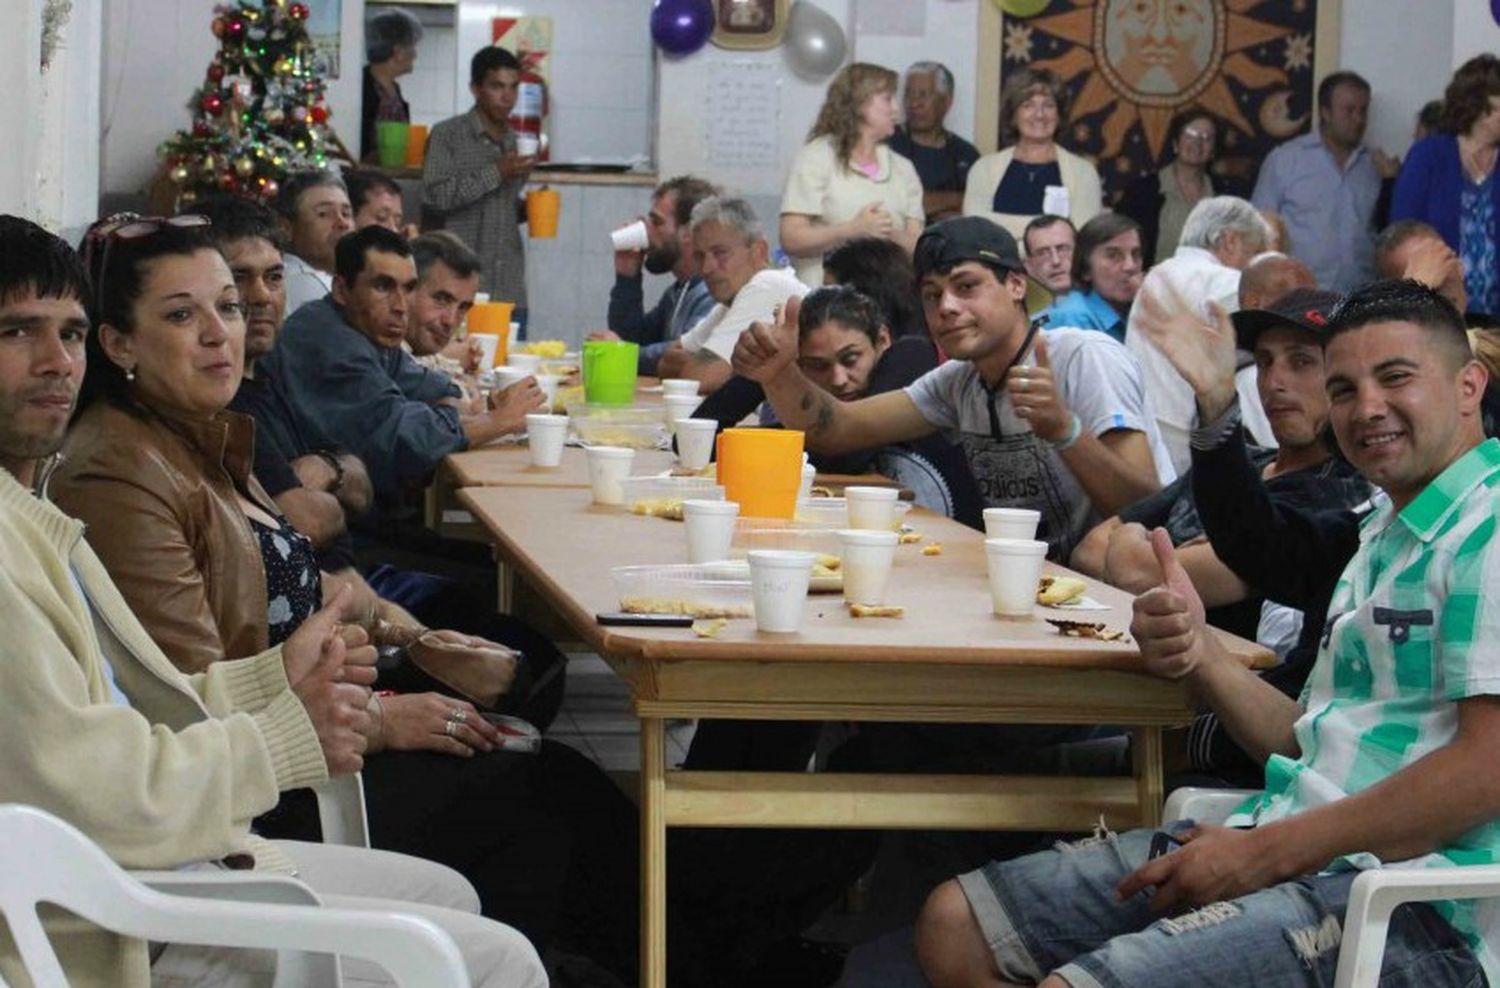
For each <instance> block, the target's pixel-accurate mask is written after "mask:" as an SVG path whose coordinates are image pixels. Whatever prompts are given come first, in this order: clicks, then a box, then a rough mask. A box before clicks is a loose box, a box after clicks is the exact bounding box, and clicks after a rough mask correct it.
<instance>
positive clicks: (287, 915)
mask: <svg viewBox="0 0 1500 988" xmlns="http://www.w3.org/2000/svg"><path fill="white" fill-rule="evenodd" d="M192 877H193V878H194V879H195V880H198V881H201V880H203V879H205V878H209V879H213V881H212V882H211V884H229V883H228V882H221V881H218V880H217V879H218V877H220V876H208V875H197V876H192ZM222 877H223V878H225V879H232V878H233V877H234V876H232V875H226V876H222ZM252 884H253V885H254V886H256V887H264V888H271V887H276V886H282V887H284V886H285V885H287V884H290V885H297V884H298V883H295V882H292V881H291V880H290V879H279V878H274V877H272V878H269V879H268V878H267V877H266V876H259V877H257V878H256V879H255V880H253V883H252ZM299 887H302V886H299ZM302 888H305V887H302ZM42 902H48V903H53V904H56V905H58V906H61V907H62V908H64V909H66V910H68V911H69V912H72V913H74V914H76V915H78V916H81V917H82V918H84V919H86V920H88V921H89V922H90V923H93V924H94V925H96V926H100V927H103V928H105V929H108V930H111V931H113V932H115V933H119V934H122V935H124V936H129V937H135V938H137V939H142V940H156V941H160V942H171V943H183V944H216V945H220V946H227V947H247V948H257V949H270V950H275V949H290V950H297V951H310V952H313V953H315V954H321V955H328V956H337V955H344V956H347V957H358V958H361V959H364V960H368V961H371V962H373V963H375V964H379V965H380V966H381V967H382V968H384V969H385V970H386V971H387V972H388V973H389V974H390V975H391V976H392V977H393V978H394V979H395V981H396V983H397V984H398V985H401V986H402V988H458V986H467V985H468V983H469V982H468V976H467V974H466V973H465V971H464V965H463V960H462V958H461V957H460V956H459V953H458V948H457V947H455V946H454V944H453V941H452V940H451V939H450V938H449V937H448V935H447V934H446V933H444V932H443V931H442V930H441V929H439V928H438V927H437V926H436V925H434V924H433V923H431V922H430V921H428V920H426V919H422V918H421V917H418V916H410V915H404V914H401V913H394V912H362V911H361V912H356V911H353V910H347V909H331V908H326V907H322V906H309V905H284V904H274V905H273V904H266V903H265V902H264V901H253V902H252V901H244V898H243V897H242V898H241V899H240V901H235V902H223V901H208V900H204V899H198V898H193V899H188V898H184V897H182V896H179V895H166V894H163V893H161V892H157V891H154V890H152V889H150V888H148V887H146V886H145V885H144V884H142V883H141V882H139V881H137V880H135V879H134V878H132V877H131V876H130V875H128V874H127V873H126V872H124V871H123V870H122V869H121V868H120V867H119V866H118V865H116V864H115V863H114V862H113V861H112V860H110V858H109V856H108V855H106V854H105V853H104V852H103V851H102V850H100V848H99V847H98V846H97V845H96V844H94V843H93V842H92V841H90V840H89V839H88V838H87V837H85V836H84V835H83V834H82V833H80V832H79V831H78V830H77V829H76V828H74V827H73V826H72V825H71V824H68V823H66V822H65V821H63V820H59V819H58V818H57V817H55V816H52V815H51V814H49V813H45V812H43V811H42V810H39V809H37V808H35V807H31V806H19V805H15V804H10V805H0V914H3V916H4V918H5V922H6V924H7V925H8V927H9V929H10V933H11V936H12V937H13V938H14V940H15V942H16V945H17V947H18V949H19V951H20V955H21V963H22V965H23V966H24V967H25V969H26V970H27V972H28V973H29V975H30V977H31V979H32V981H33V982H34V983H35V984H36V985H37V986H38V988H66V985H67V981H66V979H65V978H64V976H63V972H62V968H61V966H60V965H59V964H58V960H57V955H56V953H55V952H54V951H53V949H52V945H51V944H50V943H49V942H48V940H47V936H46V934H45V932H43V929H42V925H41V922H40V920H39V919H38V917H37V905H38V903H42ZM334 971H335V973H336V972H337V965H336V964H335V966H334ZM303 983H304V984H305V983H306V982H303Z"/></svg>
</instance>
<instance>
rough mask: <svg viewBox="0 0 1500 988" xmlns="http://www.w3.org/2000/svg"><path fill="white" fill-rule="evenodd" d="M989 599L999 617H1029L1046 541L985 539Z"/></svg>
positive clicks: (1045, 554) (1044, 559)
mask: <svg viewBox="0 0 1500 988" xmlns="http://www.w3.org/2000/svg"><path fill="white" fill-rule="evenodd" d="M984 554H985V557H986V559H988V560H989V570H990V599H991V601H992V602H993V603H994V607H995V613H996V614H999V615H1000V616H1001V617H1030V616H1031V609H1032V607H1033V606H1034V605H1035V604H1036V584H1037V580H1038V579H1039V578H1040V577H1041V575H1042V563H1044V562H1045V561H1046V559H1047V543H1045V542H1038V541H1036V540H1035V539H985V540H984Z"/></svg>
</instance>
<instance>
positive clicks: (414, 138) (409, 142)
mask: <svg viewBox="0 0 1500 988" xmlns="http://www.w3.org/2000/svg"><path fill="white" fill-rule="evenodd" d="M426 158H427V125H426V124H412V125H411V126H410V127H408V128H407V129H406V167H408V168H421V167H422V162H423V161H425V160H426Z"/></svg>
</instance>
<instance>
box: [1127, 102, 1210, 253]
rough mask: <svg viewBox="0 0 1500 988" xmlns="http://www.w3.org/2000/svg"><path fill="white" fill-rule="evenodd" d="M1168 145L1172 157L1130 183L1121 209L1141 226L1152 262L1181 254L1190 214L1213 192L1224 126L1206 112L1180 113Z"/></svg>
mask: <svg viewBox="0 0 1500 988" xmlns="http://www.w3.org/2000/svg"><path fill="white" fill-rule="evenodd" d="M1168 143H1169V144H1170V145H1171V146H1172V152H1173V157H1172V160H1171V161H1169V162H1167V163H1166V164H1165V165H1163V166H1162V167H1161V168H1160V169H1159V170H1157V171H1154V172H1147V173H1146V174H1145V175H1142V176H1141V177H1140V178H1138V179H1136V180H1135V181H1134V182H1131V183H1130V184H1129V185H1127V186H1126V187H1125V193H1124V195H1122V196H1121V197H1120V205H1119V207H1118V210H1119V212H1122V213H1124V214H1125V215H1126V216H1129V217H1130V218H1131V219H1133V220H1135V221H1136V222H1137V223H1139V224H1140V228H1141V252H1142V254H1143V256H1144V257H1145V258H1146V263H1147V265H1148V266H1149V265H1151V264H1160V263H1161V262H1162V261H1165V260H1166V259H1167V258H1169V257H1171V256H1172V255H1173V254H1174V253H1176V251H1177V240H1178V238H1179V237H1181V236H1182V224H1183V221H1184V220H1186V219H1187V214H1188V213H1191V212H1192V211H1193V207H1194V206H1196V205H1197V204H1198V202H1199V200H1201V199H1207V198H1208V197H1209V196H1211V195H1213V194H1214V183H1213V179H1212V178H1211V177H1210V176H1209V174H1208V168H1209V166H1210V165H1212V164H1213V161H1214V158H1215V156H1216V155H1217V154H1218V150H1219V125H1218V124H1217V123H1216V122H1215V121H1214V118H1213V117H1212V116H1210V115H1209V114H1207V113H1205V112H1203V111H1202V110H1190V111H1188V112H1187V113H1182V114H1178V116H1177V117H1176V119H1174V120H1173V121H1172V131H1171V137H1170V139H1169V140H1168Z"/></svg>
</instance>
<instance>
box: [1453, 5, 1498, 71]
mask: <svg viewBox="0 0 1500 988" xmlns="http://www.w3.org/2000/svg"><path fill="white" fill-rule="evenodd" d="M1453 3H1454V9H1453V11H1452V18H1453V67H1454V68H1458V67H1459V66H1460V65H1462V64H1463V63H1465V62H1467V61H1468V60H1469V59H1471V58H1473V57H1474V56H1475V55H1482V54H1484V53H1486V52H1488V53H1490V54H1495V53H1496V52H1500V24H1496V23H1495V18H1494V15H1493V14H1491V12H1490V4H1488V3H1486V2H1485V0H1453ZM1439 6H1440V5H1439ZM1439 95H1441V94H1439Z"/></svg>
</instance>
